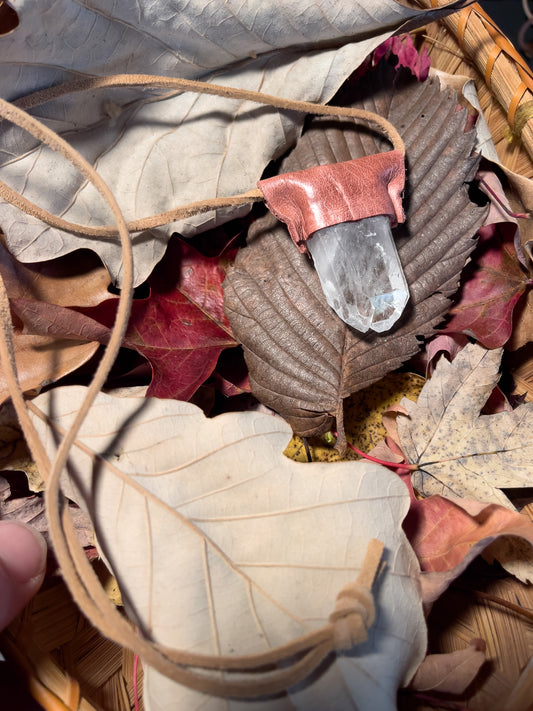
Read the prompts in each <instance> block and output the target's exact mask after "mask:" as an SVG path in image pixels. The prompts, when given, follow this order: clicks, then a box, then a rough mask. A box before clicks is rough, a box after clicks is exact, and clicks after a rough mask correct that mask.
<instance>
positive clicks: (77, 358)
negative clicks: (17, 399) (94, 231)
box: [0, 243, 109, 403]
mask: <svg viewBox="0 0 533 711" xmlns="http://www.w3.org/2000/svg"><path fill="white" fill-rule="evenodd" d="M0 272H1V274H2V278H3V280H4V284H5V287H6V290H7V294H8V297H9V299H10V301H11V304H12V305H13V303H14V302H15V301H17V300H25V301H27V302H28V303H29V304H31V305H32V306H40V307H43V306H44V307H46V305H47V304H48V303H51V304H59V305H61V306H94V305H96V304H99V303H100V302H101V301H103V300H104V299H106V298H108V297H109V292H108V291H107V287H108V284H109V275H108V273H107V271H106V269H105V268H104V266H103V265H102V263H101V261H100V260H99V259H98V257H97V256H96V255H95V254H93V253H91V252H87V251H84V252H79V251H78V252H76V253H74V254H71V255H67V256H65V257H63V258H62V259H59V260H54V261H51V262H47V263H45V264H39V265H37V264H26V265H23V264H20V263H19V262H17V261H16V260H15V259H14V258H13V257H12V255H11V254H10V253H9V252H8V251H7V249H6V248H5V247H4V245H3V243H0ZM15 327H16V328H15V333H14V347H15V359H16V363H17V372H18V375H19V380H20V383H21V386H22V389H23V391H25V392H28V391H30V390H38V389H39V388H41V387H42V386H44V385H48V384H50V383H52V382H54V381H56V380H58V379H59V378H61V377H63V376H64V375H67V374H68V373H71V372H73V371H74V370H76V369H77V368H79V367H80V366H81V365H83V364H84V363H86V362H87V361H88V360H89V359H90V358H91V357H92V356H93V355H94V353H95V352H96V350H97V348H98V344H97V343H87V342H86V339H85V338H84V336H83V335H80V336H79V338H78V339H77V340H76V339H71V337H69V336H64V335H59V336H57V337H55V336H54V334H53V333H52V332H51V331H46V330H43V331H40V332H39V333H38V335H37V334H36V333H35V332H34V333H28V332H26V333H24V332H22V331H21V328H20V323H19V322H17V321H16V322H15ZM8 397H9V391H8V387H7V382H6V380H5V378H4V376H3V374H2V373H0V403H2V402H4V401H5V400H6V399H7V398H8Z"/></svg>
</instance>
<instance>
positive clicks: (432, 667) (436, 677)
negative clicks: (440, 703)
mask: <svg viewBox="0 0 533 711" xmlns="http://www.w3.org/2000/svg"><path fill="white" fill-rule="evenodd" d="M485 661H486V657H485V642H483V640H481V639H473V640H471V641H470V644H469V645H468V647H466V648H465V649H457V650H456V651H455V652H450V653H448V654H428V656H427V657H426V658H425V659H424V661H423V662H422V664H421V665H420V667H419V668H418V670H417V672H416V674H415V676H414V678H413V680H412V682H411V685H410V686H411V688H412V689H415V690H416V691H434V692H438V693H446V694H462V693H463V692H464V691H465V689H466V688H467V686H469V685H470V684H471V683H472V681H473V680H474V679H475V677H476V676H477V673H478V672H479V670H480V669H481V666H482V665H483V664H484V663H485Z"/></svg>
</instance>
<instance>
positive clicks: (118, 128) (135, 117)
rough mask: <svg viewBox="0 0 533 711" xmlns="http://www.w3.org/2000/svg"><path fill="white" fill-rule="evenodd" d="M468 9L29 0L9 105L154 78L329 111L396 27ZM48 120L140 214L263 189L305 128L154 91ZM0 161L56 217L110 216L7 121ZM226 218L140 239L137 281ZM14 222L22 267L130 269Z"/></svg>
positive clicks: (11, 236)
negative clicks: (208, 84)
mask: <svg viewBox="0 0 533 711" xmlns="http://www.w3.org/2000/svg"><path fill="white" fill-rule="evenodd" d="M465 2H466V0H455V2H451V3H449V7H447V8H444V9H439V10H432V11H421V10H414V9H410V8H408V7H406V6H404V5H402V4H399V3H397V2H395V0H364V1H363V0H351V1H350V2H346V0H317V1H316V2H313V3H301V2H299V0H283V1H281V0H247V2H244V3H243V2H235V1H233V0H231V1H230V2H228V1H227V0H212V1H211V2H205V0H192V1H191V2H177V3H171V4H170V3H168V2H164V1H163V0H138V1H137V2H133V1H131V0H128V1H127V2H120V3H118V2H115V3H109V2H104V0H87V2H83V3H80V2H76V1H75V0H18V1H17V2H13V5H14V7H15V8H16V10H17V11H18V13H19V16H20V25H19V26H18V27H17V28H16V29H15V30H14V31H13V32H12V33H11V34H9V35H5V36H3V37H1V38H0V51H1V56H2V58H3V59H2V62H1V72H0V96H2V97H3V98H7V99H10V100H12V99H15V98H18V97H20V96H21V95H25V94H28V93H30V92H31V91H33V90H36V89H42V88H44V87H48V86H52V85H56V84H58V83H60V82H61V81H64V80H66V79H73V78H79V77H80V76H86V75H109V74H113V73H128V74H134V73H144V74H160V75H165V76H178V77H185V78H189V79H197V78H201V79H203V80H205V81H215V82H216V83H218V84H225V85H228V86H235V87H240V88H246V89H253V90H258V91H261V92H263V93H268V94H274V95H277V96H282V97H287V98H292V99H303V100H309V101H315V102H326V101H328V100H329V99H331V97H332V96H333V95H334V94H335V92H336V90H337V89H338V88H339V86H340V85H341V83H342V82H343V81H344V80H345V79H346V78H347V77H348V76H349V75H350V74H351V73H352V72H353V71H354V70H355V69H356V67H357V66H358V65H359V64H360V63H361V62H362V61H363V59H364V58H365V57H366V56H367V55H368V54H369V53H370V52H371V51H372V50H373V49H374V48H375V47H376V46H377V45H378V44H380V43H381V42H382V41H383V40H385V39H386V38H387V37H389V36H390V35H391V34H393V33H394V32H396V31H398V30H399V29H400V28H401V29H410V28H412V27H414V26H419V25H422V24H424V23H425V22H428V21H431V20H432V19H435V18H437V17H441V16H442V15H443V14H445V13H447V12H449V8H451V9H457V8H458V7H460V6H462V5H464V4H465ZM35 114H36V115H37V116H39V117H41V118H43V119H44V120H45V122H46V123H47V124H48V125H49V126H50V127H52V128H53V129H55V130H56V131H58V132H59V133H61V134H64V135H65V137H66V138H67V139H68V140H69V141H70V142H71V143H72V145H73V146H74V147H75V148H77V149H78V150H80V151H81V153H83V155H84V156H85V157H86V158H87V159H88V160H90V161H91V162H92V163H94V165H95V166H96V168H97V169H98V171H99V172H100V174H101V175H102V177H103V178H104V180H105V181H106V182H107V184H108V185H109V186H110V187H111V189H112V190H113V192H114V194H115V196H116V197H117V199H118V201H119V204H120V205H121V208H122V210H123V212H124V214H125V216H126V218H127V219H136V218H140V217H145V216H148V215H152V214H155V213H159V212H161V211H166V210H169V209H171V208H172V207H176V206H179V205H183V204H185V203H188V202H190V201H193V200H201V199H204V198H210V197H215V196H224V195H231V194H235V193H240V192H244V191H246V190H249V189H251V188H253V187H255V182H256V181H257V180H258V178H259V177H260V176H261V173H262V171H263V169H264V167H265V165H266V164H267V163H268V162H269V160H271V159H272V158H273V157H276V156H279V155H280V153H281V152H283V151H284V150H285V149H286V148H287V147H288V146H289V145H291V144H292V143H294V141H295V140H296V137H297V134H298V132H299V130H300V128H301V125H302V122H303V120H304V116H303V115H297V114H295V113H294V112H288V111H277V110H274V109H271V108H268V107H262V106H260V105H258V104H252V103H249V102H248V103H246V102H242V101H236V100H227V99H220V98H217V97H209V96H198V95H195V94H190V93H185V94H176V93H172V94H169V92H161V91H156V92H154V91H149V90H145V89H143V90H131V89H129V90H125V89H113V90H107V91H99V92H97V93H92V92H86V93H85V94H81V95H79V94H78V95H73V96H69V97H63V98H61V99H58V100H56V101H53V102H50V103H48V104H46V105H44V106H43V107H40V108H38V109H36V110H35ZM4 124H5V122H4ZM0 164H1V165H2V171H1V177H2V179H3V180H5V181H6V182H8V183H9V184H10V185H11V186H12V187H13V188H15V189H17V190H19V191H20V192H22V193H23V194H24V195H25V196H26V197H27V198H29V199H31V200H34V201H35V202H37V203H38V204H39V205H41V206H42V207H45V208H46V209H48V210H49V211H50V212H53V213H55V214H58V215H61V216H63V217H65V218H66V219H68V220H71V221H73V222H78V223H82V224H89V225H98V224H107V223H111V222H112V219H111V216H110V214H109V211H108V209H107V206H106V205H104V204H103V203H102V200H101V198H100V197H99V196H98V195H97V193H96V191H95V189H94V188H93V186H92V185H90V184H87V183H86V182H85V181H84V179H83V178H82V176H80V175H79V174H78V173H77V172H76V171H75V170H74V169H73V168H71V167H70V166H69V165H68V164H66V162H65V161H63V160H62V159H59V158H58V157H57V155H56V154H55V153H53V152H52V151H49V150H48V149H46V148H43V147H42V146H37V145H36V144H35V141H34V140H33V139H32V138H31V137H29V136H28V135H27V134H25V133H24V132H22V131H20V130H18V129H16V128H14V127H11V128H7V127H6V126H5V125H3V126H2V137H1V142H0ZM235 214H236V213H235V212H233V213H231V216H234V215H235ZM227 219H229V213H228V212H225V213H221V212H219V213H218V214H217V216H214V215H213V214H209V215H202V216H201V217H200V218H198V219H197V220H194V219H193V220H187V221H184V222H181V223H174V224H172V225H168V226H165V227H163V228H160V229H154V230H151V231H149V232H147V233H141V234H137V235H136V236H135V237H134V252H135V264H136V282H137V283H139V282H142V281H143V280H144V279H145V278H146V276H147V275H148V274H149V273H150V271H151V270H152V267H153V265H154V264H155V263H156V262H157V261H158V260H159V259H160V258H161V256H162V255H163V252H164V249H165V246H166V243H167V241H168V238H169V236H170V234H171V233H172V232H173V231H176V230H178V231H180V232H182V233H184V234H188V235H190V234H193V233H194V232H195V231H197V230H205V229H208V228H211V227H213V226H214V225H215V224H217V223H218V224H219V223H221V222H223V221H225V220H227ZM0 224H2V226H3V228H4V230H5V232H6V235H7V241H8V244H9V247H10V249H11V250H12V251H13V253H14V254H15V255H16V257H17V258H18V259H19V260H21V261H42V260H45V259H51V258H53V257H57V256H60V255H62V254H65V253H67V252H70V251H72V250H74V249H77V248H80V247H88V248H90V249H94V250H95V251H97V252H98V254H100V256H101V257H102V260H103V261H104V263H105V264H106V266H107V267H108V268H109V270H110V272H111V274H112V276H113V278H115V279H116V278H117V277H118V276H119V273H120V266H121V252H120V248H119V243H118V239H117V240H94V239H85V238H81V237H78V236H73V235H71V234H68V233H64V232H61V231H59V230H57V229H55V228H49V227H47V226H44V225H43V224H42V223H40V222H39V221H37V220H36V219H34V218H30V217H27V216H23V215H21V213H20V212H19V211H18V210H17V209H15V208H13V207H11V206H9V205H6V204H1V205H0Z"/></svg>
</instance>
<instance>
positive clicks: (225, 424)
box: [34, 387, 426, 711]
mask: <svg viewBox="0 0 533 711" xmlns="http://www.w3.org/2000/svg"><path fill="white" fill-rule="evenodd" d="M84 395H85V389H84V388H81V387H69V388H67V387H63V388H56V389H54V390H53V391H51V392H49V393H46V394H43V395H41V396H39V397H38V398H37V399H36V400H35V401H34V402H35V404H36V405H37V406H38V407H39V408H40V409H42V410H43V411H45V412H47V411H50V413H51V417H52V420H53V422H54V423H55V424H56V425H57V426H59V427H61V428H65V427H68V426H69V424H70V422H71V421H72V419H73V417H74V416H75V414H76V412H77V410H78V406H79V403H80V402H81V400H82V399H83V397H84ZM34 421H35V424H36V426H37V428H38V430H39V433H40V436H41V438H42V440H43V442H46V444H47V447H48V450H49V453H50V455H53V454H54V451H55V447H56V444H55V438H54V437H52V436H51V433H50V430H49V429H48V427H47V426H46V424H45V422H44V421H42V420H41V419H37V418H34ZM290 437H291V430H290V428H289V426H288V425H287V423H285V422H284V421H283V420H281V419H280V418H277V417H273V416H270V415H265V414H259V413H251V412H246V413H230V414H225V415H221V416H219V417H216V418H214V419H207V418H205V416H204V415H203V413H202V412H201V411H200V410H199V409H198V408H196V407H195V406H194V405H191V404H190V403H183V402H177V401H170V400H156V399H152V398H136V397H126V398H113V397H110V396H108V395H103V394H100V395H99V397H98V399H97V401H96V403H95V405H94V406H93V408H92V410H91V412H90V414H89V416H88V419H87V420H86V421H85V423H84V424H83V426H82V429H81V432H80V434H79V436H78V440H77V443H76V444H75V446H74V447H73V449H72V452H71V455H70V465H69V473H70V477H71V480H72V481H74V482H75V483H76V487H77V494H75V492H74V491H71V489H72V486H68V487H66V491H67V493H68V494H69V496H73V495H75V496H76V497H77V499H78V501H79V502H80V503H81V504H83V506H84V507H86V508H89V509H90V510H91V511H93V512H94V514H95V516H96V519H95V521H94V523H95V529H96V531H97V535H98V539H99V544H100V547H101V550H102V551H103V553H104V554H105V556H106V558H107V560H108V561H109V562H110V563H111V565H112V569H113V572H114V573H115V575H116V577H117V579H118V581H119V584H120V587H121V592H122V596H123V599H124V601H125V602H126V604H127V607H128V609H129V613H130V616H131V617H132V619H133V620H134V621H135V622H136V623H137V624H138V625H139V626H140V627H141V629H143V630H145V632H146V633H147V634H150V635H153V637H154V638H155V639H156V640H158V641H160V642H162V643H164V644H166V645H171V646H176V647H179V648H183V649H189V650H191V651H194V652H202V653H211V654H237V655H241V654H244V653H254V652H258V651H263V650H267V649H268V648H269V647H272V646H276V645H279V644H282V643H285V642H288V641H290V640H292V639H293V638H295V637H297V636H299V635H300V634H301V633H302V632H305V631H308V630H312V629H315V628H316V627H318V626H320V625H322V624H323V623H324V620H325V619H327V618H328V616H329V614H330V612H331V609H332V606H333V604H334V601H335V597H336V595H337V593H338V591H339V590H340V589H341V587H342V586H343V585H344V584H345V583H346V582H348V581H349V580H352V579H354V577H355V576H356V574H357V571H358V569H359V567H360V565H361V562H362V559H363V557H364V553H365V550H366V546H367V542H368V540H369V539H370V538H371V537H374V538H378V539H380V540H382V541H383V542H384V543H385V546H386V568H385V572H384V573H383V575H382V577H381V578H380V580H379V584H378V585H377V586H375V594H376V601H377V618H376V622H375V624H374V625H373V627H372V628H371V630H370V636H369V640H368V641H367V642H366V643H364V644H362V645H360V646H358V647H357V649H356V650H354V653H353V654H352V653H348V654H345V655H338V656H337V659H336V660H332V662H333V663H332V664H330V665H328V666H327V668H325V669H321V670H319V672H317V674H316V675H315V676H314V677H313V679H312V681H311V682H310V683H309V684H307V685H303V686H299V687H298V688H296V689H291V690H290V694H289V695H288V696H282V697H280V698H278V699H275V700H273V699H270V700H269V701H262V702H253V703H252V702H250V703H249V704H248V703H245V702H238V703H234V702H231V701H230V702H226V701H220V700H216V699H211V700H209V699H207V698H206V697H205V696H203V695H201V694H199V693H197V692H193V691H190V690H188V689H185V688H183V687H181V686H178V685H176V684H175V683H173V682H170V681H168V680H167V679H166V678H162V677H161V676H160V675H159V674H156V673H154V672H153V670H150V669H149V670H147V674H146V678H147V687H146V690H145V702H146V703H147V705H148V708H149V709H156V708H157V709H166V710H167V711H170V710H171V709H176V711H178V710H180V711H181V710H183V709H197V708H200V707H202V708H204V707H205V706H208V707H209V708H210V709H243V708H250V709H255V708H259V709H266V708H268V709H271V710H274V709H276V710H277V709H280V710H281V709H283V710H284V709H294V708H298V709H305V711H311V710H312V709H316V710H317V711H318V710H320V711H322V710H323V709H325V708H335V709H336V710H337V711H342V710H344V709H356V708H357V709H369V710H370V709H371V710H372V711H374V709H376V708H379V709H380V711H386V710H390V711H392V709H395V708H396V703H395V696H396V689H397V688H398V686H399V685H401V684H405V683H407V682H408V681H409V679H410V677H411V676H412V674H413V673H414V671H415V670H416V668H417V667H418V665H419V664H420V662H421V660H422V658H423V656H424V653H425V637H426V634H425V623H424V620H423V615H422V609H421V603H420V597H419V596H420V592H419V568H418V563H417V561H416V559H415V557H414V554H413V551H412V549H411V548H410V546H409V545H408V543H407V541H406V538H405V536H404V534H403V532H402V528H401V522H402V519H403V517H404V516H405V514H406V511H407V509H408V507H409V498H408V493H407V490H406V489H405V487H404V485H403V484H402V482H401V481H400V479H399V478H398V477H396V475H394V474H392V473H391V472H389V471H387V470H386V469H384V468H382V467H380V466H378V465H375V464H373V463H370V462H365V463H362V462H343V463H337V464H325V463H316V464H300V463H296V462H293V461H291V460H289V459H287V458H286V457H284V456H283V455H282V452H283V450H284V448H285V446H286V445H287V443H288V441H289V440H290ZM82 447H83V449H82Z"/></svg>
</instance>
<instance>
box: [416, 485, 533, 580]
mask: <svg viewBox="0 0 533 711" xmlns="http://www.w3.org/2000/svg"><path fill="white" fill-rule="evenodd" d="M402 479H403V480H404V482H405V483H406V485H407V487H408V489H409V492H410V495H411V507H410V509H409V513H408V514H407V516H406V517H405V520H404V523H403V527H404V531H405V532H406V534H407V537H408V538H409V541H410V543H411V545H412V546H413V548H414V550H415V553H416V555H417V557H418V560H419V561H420V567H421V569H422V571H423V572H424V573H426V572H435V573H438V572H447V571H451V570H453V569H454V568H456V567H457V566H459V565H461V564H463V565H464V561H465V559H466V560H468V561H469V562H470V561H471V560H472V559H473V557H474V556H475V555H479V554H480V553H482V554H483V557H484V558H486V559H487V560H489V562H492V561H494V560H495V559H496V560H498V562H499V563H501V565H503V566H504V567H505V568H506V569H508V571H509V572H511V573H512V574H513V575H515V577H517V578H519V579H520V580H522V582H530V581H532V580H533V566H532V560H531V556H532V553H533V522H532V521H531V520H530V518H529V517H528V516H527V515H525V514H520V513H517V512H516V511H509V509H508V508H505V507H504V506H500V505H499V504H484V503H481V502H479V501H471V500H469V499H459V498H453V499H449V498H446V497H444V496H439V495H438V494H436V495H433V496H428V497H427V498H426V499H418V498H417V497H416V496H415V495H414V493H413V489H412V486H411V483H410V475H409V474H405V475H402ZM511 540H514V541H517V542H519V543H520V551H519V554H517V552H516V550H514V549H513V548H512V544H509V541H511ZM512 568H513V569H512ZM452 579H453V578H451V577H448V581H449V582H451V580H452Z"/></svg>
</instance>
